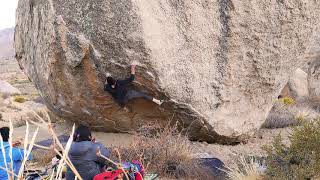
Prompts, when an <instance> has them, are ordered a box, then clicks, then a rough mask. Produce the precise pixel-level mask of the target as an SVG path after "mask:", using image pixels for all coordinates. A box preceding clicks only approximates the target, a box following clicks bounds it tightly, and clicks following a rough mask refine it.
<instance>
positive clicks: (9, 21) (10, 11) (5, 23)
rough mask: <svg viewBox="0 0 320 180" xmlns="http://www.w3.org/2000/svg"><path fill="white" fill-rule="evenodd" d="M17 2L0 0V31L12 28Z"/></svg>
mask: <svg viewBox="0 0 320 180" xmlns="http://www.w3.org/2000/svg"><path fill="white" fill-rule="evenodd" d="M17 4H18V0H0V29H4V28H8V27H14V25H15V20H14V19H15V12H16V7H17Z"/></svg>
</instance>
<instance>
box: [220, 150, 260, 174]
mask: <svg viewBox="0 0 320 180" xmlns="http://www.w3.org/2000/svg"><path fill="white" fill-rule="evenodd" d="M264 168H265V167H264V166H263V164H261V162H260V160H259V159H257V158H254V157H246V156H244V155H242V156H240V157H239V158H238V159H237V160H236V161H235V163H234V164H233V165H232V166H231V167H227V171H226V173H227V175H228V177H229V179H231V180H262V179H264V176H265V174H264Z"/></svg>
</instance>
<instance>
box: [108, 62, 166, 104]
mask: <svg viewBox="0 0 320 180" xmlns="http://www.w3.org/2000/svg"><path fill="white" fill-rule="evenodd" d="M135 67H136V65H131V75H130V77H129V78H126V79H123V80H115V79H114V78H113V77H111V76H108V77H107V81H106V83H105V85H104V90H105V91H108V92H109V93H110V94H111V95H112V97H113V98H114V99H115V101H116V102H117V103H118V104H119V105H120V106H121V107H125V105H126V104H127V103H128V101H130V100H132V99H135V98H144V99H147V100H149V101H153V102H154V103H156V104H158V105H161V104H162V103H163V101H162V100H158V99H156V98H154V97H151V96H149V95H147V94H145V93H142V92H138V91H135V90H132V89H129V90H128V85H129V84H130V83H132V81H133V80H134V76H135Z"/></svg>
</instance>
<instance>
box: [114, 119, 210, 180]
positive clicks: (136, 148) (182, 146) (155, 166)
mask: <svg viewBox="0 0 320 180" xmlns="http://www.w3.org/2000/svg"><path fill="white" fill-rule="evenodd" d="M143 129H144V131H142V132H140V133H139V134H137V137H136V141H135V142H134V143H133V144H131V145H130V146H129V147H127V148H117V149H119V152H120V154H121V158H122V159H123V160H126V161H131V160H134V159H136V160H140V161H141V162H142V163H143V165H144V168H145V169H146V171H148V172H152V173H158V174H160V175H161V176H164V177H169V178H179V179H181V178H182V179H185V178H187V179H212V178H213V177H212V176H213V175H212V174H210V171H209V170H207V169H206V168H205V167H203V166H202V165H201V164H200V162H198V161H197V160H196V159H195V158H194V157H193V156H192V154H193V148H192V146H191V142H190V141H189V140H188V138H187V137H186V136H185V135H182V134H181V133H179V132H178V131H177V127H176V126H169V125H168V126H166V127H165V128H163V129H162V128H159V127H158V126H148V127H143ZM154 129H157V130H154ZM151 131H152V133H150V132H151ZM151 136H152V138H151ZM116 157H117V154H114V158H116Z"/></svg>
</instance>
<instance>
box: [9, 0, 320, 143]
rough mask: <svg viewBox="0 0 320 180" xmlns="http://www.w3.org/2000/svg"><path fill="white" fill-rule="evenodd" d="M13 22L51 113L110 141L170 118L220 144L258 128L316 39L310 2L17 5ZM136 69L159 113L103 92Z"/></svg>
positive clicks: (317, 10) (316, 12) (49, 0)
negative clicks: (159, 102) (110, 135)
mask: <svg viewBox="0 0 320 180" xmlns="http://www.w3.org/2000/svg"><path fill="white" fill-rule="evenodd" d="M16 17H17V20H16V22H17V24H16V28H15V49H16V59H17V60H18V61H19V64H20V66H21V68H22V69H23V70H24V71H25V72H26V73H27V74H28V76H29V77H30V79H32V81H33V82H34V83H35V85H36V87H37V88H38V89H39V91H40V92H41V95H42V97H43V98H44V100H45V101H46V104H47V106H48V108H49V109H50V110H51V111H53V112H55V114H57V115H59V116H61V117H63V118H65V119H68V120H72V121H77V122H81V123H85V124H87V125H90V126H91V127H92V128H95V129H98V130H103V131H112V132H123V131H130V130H135V129H137V128H139V126H140V125H141V123H146V122H154V121H159V122H162V123H165V122H167V121H168V120H170V119H171V118H172V119H174V120H177V121H179V122H180V123H181V124H182V125H183V126H184V127H187V130H188V133H189V134H190V136H191V137H192V138H193V139H198V140H205V141H208V142H219V143H232V142H235V141H238V140H239V139H241V138H243V137H245V136H247V135H250V133H251V132H252V131H254V130H255V129H257V128H259V127H260V126H261V124H262V123H263V122H264V121H265V119H266V117H267V115H268V112H269V111H270V109H271V107H272V105H273V100H274V99H275V98H276V97H277V96H278V95H279V93H280V91H281V89H282V88H283V87H284V86H285V84H286V82H287V80H288V77H289V75H290V74H291V73H293V72H294V71H295V69H296V68H297V67H298V66H299V63H302V61H304V59H305V58H304V55H305V51H306V49H307V48H308V46H309V44H310V40H312V37H313V36H314V34H316V33H317V32H318V33H319V32H320V31H317V30H318V29H317V28H315V25H316V24H319V22H320V19H319V17H320V2H319V1H309V0H303V1H301V0H299V1H298V0H281V1H280V0H279V1H275V0H274V1H251V0H243V1H235V0H233V1H231V0H218V1H214V0H193V1H191V0H186V1H180V0H169V1H161V0H152V1H150V0H109V1H106V0H92V1H86V0H77V1H75V0H54V1H53V0H20V1H19V5H18V9H17V16H16ZM133 61H137V62H139V67H138V69H137V78H136V81H135V84H134V87H133V88H137V89H139V90H141V91H145V92H147V93H149V94H150V95H153V96H155V97H158V98H164V99H166V100H167V102H166V103H165V104H163V106H162V107H160V108H159V107H157V106H156V105H154V104H152V103H151V102H146V101H144V100H136V101H133V102H131V103H130V104H129V105H128V106H129V109H131V111H130V112H126V111H125V110H123V109H121V108H120V107H119V106H118V105H117V104H116V103H115V102H114V101H113V100H112V98H111V96H110V95H109V94H107V93H106V92H104V91H103V83H104V81H105V74H106V73H110V74H112V75H113V76H115V77H117V78H124V77H125V76H127V75H128V73H129V72H128V71H129V68H128V66H129V64H130V63H131V62H133Z"/></svg>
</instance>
